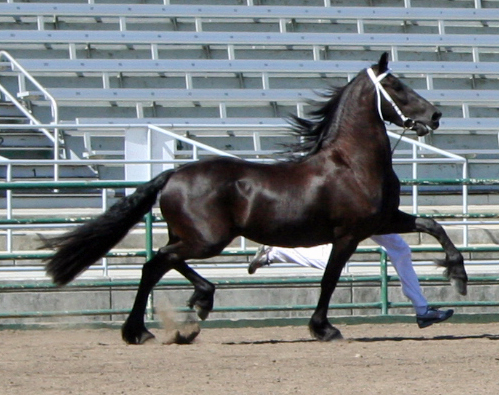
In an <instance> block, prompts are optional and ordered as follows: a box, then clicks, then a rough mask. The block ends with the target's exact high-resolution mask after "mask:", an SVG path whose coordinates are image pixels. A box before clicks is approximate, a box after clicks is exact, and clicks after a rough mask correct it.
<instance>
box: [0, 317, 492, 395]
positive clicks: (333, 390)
mask: <svg viewBox="0 0 499 395" xmlns="http://www.w3.org/2000/svg"><path fill="white" fill-rule="evenodd" d="M339 329H340V330H342V332H343V335H344V336H345V340H342V341H336V342H332V343H322V342H318V341H314V340H312V339H311V338H310V336H309V334H308V330H307V328H306V327H272V328H258V329H257V328H240V329H203V330H202V331H201V333H200V335H199V336H198V337H197V339H196V340H195V341H194V343H193V344H190V345H176V344H170V345H166V344H164V343H163V342H164V339H166V338H167V336H168V334H167V333H166V332H165V331H162V330H160V329H157V330H154V332H155V334H156V336H157V338H156V339H155V340H153V341H150V342H148V343H146V344H145V345H142V346H131V345H126V344H125V343H123V342H122V340H121V335H120V332H119V331H118V330H114V329H95V330H92V329H85V330H82V329H67V330H25V331H13V330H4V331H1V332H0V347H1V358H0V363H1V370H0V393H1V394H6V395H14V394H15V395H17V394H19V395H21V394H22V395H27V394H36V395H46V394H54V395H62V394H64V395H66V394H92V395H93V394H101V395H104V394H112V395H116V394H148V395H156V394H162V395H163V394H193V395H194V394H195V395H199V394H208V395H210V394H217V395H219V394H237V395H240V394H248V395H249V394H251V395H260V394H262V395H267V394H327V395H333V394H342V395H350V394H352V395H353V394H355V395H359V394H384V395H386V394H389V395H390V394H394V395H395V394H397V395H400V394H411V395H412V394H431V395H438V394H445V395H453V394H459V395H462V394H479V395H497V394H499V323H491V324H451V323H443V324H439V325H433V326H432V327H429V328H426V329H423V330H420V329H418V328H417V326H416V325H415V324H414V325H409V324H365V325H349V326H340V327H339Z"/></svg>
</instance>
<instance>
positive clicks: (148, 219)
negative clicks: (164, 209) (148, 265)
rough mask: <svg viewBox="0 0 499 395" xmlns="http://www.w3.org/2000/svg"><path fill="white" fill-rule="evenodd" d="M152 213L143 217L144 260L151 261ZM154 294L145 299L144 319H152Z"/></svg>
mask: <svg viewBox="0 0 499 395" xmlns="http://www.w3.org/2000/svg"><path fill="white" fill-rule="evenodd" d="M152 223H153V221H152V211H149V212H148V213H147V214H146V216H145V225H146V234H145V243H146V245H145V248H146V260H149V259H152V257H153V254H154V252H153V241H152ZM153 295H154V293H153V292H151V293H150V294H149V298H148V299H147V309H146V317H147V319H148V320H153V319H154V296H153Z"/></svg>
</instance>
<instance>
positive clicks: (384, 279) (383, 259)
mask: <svg viewBox="0 0 499 395" xmlns="http://www.w3.org/2000/svg"><path fill="white" fill-rule="evenodd" d="M380 271H381V314H382V315H387V314H388V305H389V301H388V265H387V255H386V251H385V250H384V249H381V256H380Z"/></svg>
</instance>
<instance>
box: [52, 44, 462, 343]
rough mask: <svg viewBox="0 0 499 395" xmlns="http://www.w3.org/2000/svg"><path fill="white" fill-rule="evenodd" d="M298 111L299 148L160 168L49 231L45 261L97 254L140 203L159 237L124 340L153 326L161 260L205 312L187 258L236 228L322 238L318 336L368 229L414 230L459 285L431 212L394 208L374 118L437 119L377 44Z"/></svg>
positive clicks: (205, 289) (420, 126)
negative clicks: (154, 217) (103, 207)
mask: <svg viewBox="0 0 499 395" xmlns="http://www.w3.org/2000/svg"><path fill="white" fill-rule="evenodd" d="M311 116H312V118H311V119H309V120H306V119H302V118H298V117H295V118H294V124H295V125H294V126H295V127H294V129H295V131H296V132H297V133H299V134H300V135H301V137H302V141H303V144H302V145H300V146H298V147H295V151H301V152H302V153H303V154H302V155H294V158H293V159H289V160H284V161H280V162H277V163H274V164H259V163H251V162H248V161H244V160H238V159H233V158H227V157H217V158H211V159H207V160H202V161H199V162H196V163H191V164H187V165H184V166H182V167H179V168H177V169H174V170H167V171H165V172H163V173H161V174H159V175H158V176H156V177H155V178H154V179H152V180H151V181H149V182H147V183H145V184H142V185H141V186H139V187H138V188H137V190H136V191H135V192H134V193H133V194H131V195H129V196H127V197H124V198H123V199H121V200H120V201H118V202H117V203H116V204H114V205H113V206H112V207H110V208H109V209H108V210H107V211H106V212H105V213H103V214H102V215H100V216H99V217H97V218H95V219H93V220H91V221H89V222H87V223H85V224H83V225H81V226H79V227H77V228H75V229H74V230H72V231H70V232H68V233H66V234H64V235H62V236H61V237H58V238H55V239H52V240H51V242H49V246H50V247H53V248H55V249H56V252H55V254H54V255H53V256H52V257H51V258H49V260H48V263H47V273H48V274H49V275H50V276H52V278H53V280H54V282H55V283H56V284H59V285H63V284H66V283H68V282H69V281H71V280H73V279H74V278H75V277H76V276H78V275H79V274H80V273H81V272H83V271H84V270H86V269H87V268H88V267H89V266H90V265H91V264H93V263H94V262H95V261H96V260H98V259H99V258H101V257H102V256H103V255H105V254H106V253H107V252H108V251H109V250H110V249H111V248H112V247H113V246H114V245H116V244H117V243H118V242H119V241H120V240H121V239H122V238H123V237H124V236H125V235H126V234H127V233H128V231H129V230H130V229H131V228H132V227H133V226H134V225H135V224H136V223H138V222H139V221H140V220H141V219H142V218H143V216H144V215H145V214H146V213H147V212H148V211H149V210H150V209H151V207H152V206H153V205H154V204H155V202H156V200H157V195H158V194H159V193H161V197H160V208H161V212H162V214H163V217H164V219H165V221H166V222H167V223H168V232H169V241H168V244H167V245H166V246H164V247H162V248H160V249H159V251H158V252H157V253H156V255H155V256H154V257H153V258H152V259H151V260H149V261H148V262H146V263H145V265H144V267H143V269H142V278H141V281H140V285H139V289H138V292H137V296H136V299H135V303H134V305H133V308H132V311H131V313H130V315H129V317H128V318H127V320H126V321H125V323H124V325H123V327H122V336H123V339H124V340H125V341H126V342H127V343H143V342H144V341H146V340H147V339H149V338H151V337H153V335H152V334H151V333H150V332H149V331H148V330H147V329H146V327H145V324H144V312H145V308H146V303H147V298H148V295H149V293H150V292H151V290H152V289H153V287H154V286H155V285H156V283H157V282H158V281H159V280H160V279H161V278H162V277H163V276H164V275H165V273H167V272H168V271H169V270H171V269H175V270H177V271H178V272H179V273H181V274H182V275H183V276H184V277H185V278H187V279H188V280H189V281H190V282H191V283H192V284H193V285H194V294H193V295H192V297H191V298H190V299H189V302H188V304H189V306H190V307H191V308H193V307H195V308H196V309H197V313H198V316H199V317H200V318H201V319H206V318H207V316H208V314H209V313H210V311H211V310H212V308H213V296H214V292H215V287H214V285H213V284H212V283H210V282H209V281H207V280H206V279H204V278H203V277H201V276H200V275H199V274H198V273H197V272H195V271H194V270H193V269H192V268H191V267H189V266H188V265H187V263H186V260H188V259H205V258H209V257H213V256H215V255H217V254H220V253H221V252H222V250H223V249H224V248H225V247H226V246H227V245H228V244H229V243H230V242H231V241H232V240H233V239H234V238H235V237H236V236H239V235H241V236H244V237H247V238H248V239H251V240H253V241H255V242H258V243H261V244H268V245H276V246H283V247H298V246H314V245H319V244H326V243H333V245H334V248H333V251H332V253H331V256H330V257H329V261H328V264H327V267H326V270H325V272H324V276H323V279H322V282H321V294H320V298H319V301H318V304H317V308H316V309H315V311H314V313H313V315H312V317H311V320H310V323H309V328H310V331H311V334H312V335H313V336H314V337H316V338H317V339H319V340H324V341H327V340H333V339H335V338H339V337H341V334H340V332H339V331H338V330H337V329H336V328H335V327H333V326H332V325H331V324H330V323H329V321H328V319H327V310H328V304H329V301H330V298H331V296H332V294H333V291H334V289H335V287H336V283H337V282H338V278H339V277H340V273H341V271H342V269H343V267H344V265H345V263H346V262H347V260H348V259H349V257H350V256H351V255H352V253H353V252H354V251H355V249H356V247H357V245H358V244H359V242H360V241H362V240H364V239H366V238H367V237H369V236H371V235H373V234H386V233H408V232H425V233H428V234H430V235H432V236H434V237H435V238H436V239H437V240H438V241H439V242H440V244H441V245H442V246H443V248H444V250H445V259H444V260H442V261H441V262H440V264H441V265H442V266H444V267H445V268H446V275H447V276H448V277H449V278H450V279H451V280H452V281H454V283H455V285H457V289H458V291H459V292H460V293H461V294H465V293H466V283H467V275H466V272H465V269H464V264H463V257H462V255H461V253H460V252H459V251H458V250H457V249H456V247H455V246H454V245H453V243H452V242H451V240H450V239H449V238H448V236H447V234H446V233H445V231H444V230H443V229H442V227H441V226H440V225H438V224H437V223H436V222H435V221H433V220H431V219H427V218H416V217H414V216H412V215H409V214H406V213H403V212H401V211H399V209H398V206H399V193H400V185H399V180H398V178H397V176H396V175H395V173H394V171H393V168H392V155H391V150H390V143H389V139H388V137H387V134H386V128H385V123H384V121H388V122H392V123H395V124H397V125H398V126H401V127H404V128H406V129H411V130H414V131H415V132H417V134H418V135H424V134H426V133H428V131H429V130H430V129H436V128H437V127H438V126H439V119H440V117H441V113H440V112H439V111H438V110H437V109H436V108H435V107H434V106H433V105H432V104H430V103H429V102H427V101H426V100H424V99H423V98H422V97H421V96H419V95H418V94H417V93H415V92H414V91H413V90H412V89H410V88H409V87H407V86H406V85H404V84H403V83H402V82H401V81H399V80H398V79H397V78H396V77H394V76H393V75H392V74H391V73H390V71H389V69H388V55H387V54H386V53H385V54H383V55H382V56H381V58H380V60H379V62H378V64H375V65H373V66H372V67H371V68H369V69H365V70H362V71H361V72H360V73H359V74H358V75H357V76H356V77H355V79H353V80H352V81H351V82H350V83H348V84H347V85H346V86H344V87H342V88H340V89H337V90H334V91H333V93H332V94H331V95H330V98H329V100H328V101H326V102H325V103H323V104H322V106H321V107H320V108H318V109H316V110H315V111H314V112H313V113H312V114H311Z"/></svg>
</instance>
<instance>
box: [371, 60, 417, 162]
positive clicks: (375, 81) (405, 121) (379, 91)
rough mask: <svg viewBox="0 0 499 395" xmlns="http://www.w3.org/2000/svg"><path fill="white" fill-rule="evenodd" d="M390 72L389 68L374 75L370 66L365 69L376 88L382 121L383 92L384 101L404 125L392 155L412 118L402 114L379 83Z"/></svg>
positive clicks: (412, 123)
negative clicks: (390, 106)
mask: <svg viewBox="0 0 499 395" xmlns="http://www.w3.org/2000/svg"><path fill="white" fill-rule="evenodd" d="M390 73H391V70H387V71H385V72H384V73H382V74H380V75H378V76H376V74H374V71H373V69H372V68H368V69H367V74H368V75H369V78H371V81H372V82H373V84H374V87H375V89H376V99H377V100H376V101H377V107H378V114H379V117H380V118H381V120H382V121H383V122H384V121H385V120H384V119H383V113H382V112H381V94H383V97H384V98H385V99H386V101H387V102H388V103H390V104H391V105H392V107H393V109H394V110H395V112H396V113H397V115H398V116H399V117H400V119H401V120H402V123H403V125H404V129H403V130H402V134H400V137H399V139H398V140H397V142H396V143H395V145H394V146H393V148H392V155H393V152H394V151H395V148H397V145H398V144H399V143H400V141H401V140H402V137H403V136H404V134H405V132H406V131H407V130H408V129H409V128H411V127H412V126H413V125H414V120H412V119H411V118H407V117H406V116H405V115H404V114H402V111H401V110H400V108H399V107H398V106H397V104H396V103H395V102H394V101H393V99H392V98H391V97H390V95H389V94H388V92H387V91H386V90H385V88H383V85H381V81H382V80H383V78H385V77H386V76H387V75H388V74H390Z"/></svg>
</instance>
